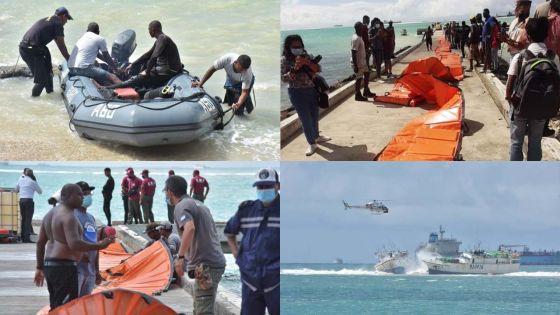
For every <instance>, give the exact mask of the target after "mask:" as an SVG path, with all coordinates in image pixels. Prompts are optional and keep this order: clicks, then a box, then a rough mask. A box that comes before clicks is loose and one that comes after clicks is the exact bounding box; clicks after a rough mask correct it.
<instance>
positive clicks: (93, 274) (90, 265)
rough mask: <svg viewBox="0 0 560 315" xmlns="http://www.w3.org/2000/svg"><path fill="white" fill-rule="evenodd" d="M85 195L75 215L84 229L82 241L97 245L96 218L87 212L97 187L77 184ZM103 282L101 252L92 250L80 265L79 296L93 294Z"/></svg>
mask: <svg viewBox="0 0 560 315" xmlns="http://www.w3.org/2000/svg"><path fill="white" fill-rule="evenodd" d="M76 185H78V186H79V187H80V188H81V189H82V192H83V194H84V198H83V201H82V204H81V205H80V206H79V207H76V208H75V209H74V215H75V216H76V219H78V221H79V222H80V225H81V226H82V229H83V235H82V239H83V240H84V241H86V242H89V243H93V244H95V243H97V231H96V229H95V218H94V217H93V215H92V214H91V213H89V212H88V211H87V209H88V208H89V207H91V205H92V203H93V196H92V194H91V192H92V191H93V190H94V189H95V187H93V186H90V185H89V184H88V183H86V182H84V181H80V182H77V183H76ZM100 282H101V276H100V274H99V251H98V250H90V251H87V252H86V253H85V254H84V255H83V256H82V260H81V261H80V262H79V263H78V296H79V297H82V296H85V295H89V294H91V291H93V288H94V287H95V285H96V283H100Z"/></svg>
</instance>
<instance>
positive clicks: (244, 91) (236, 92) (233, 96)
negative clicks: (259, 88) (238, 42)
mask: <svg viewBox="0 0 560 315" xmlns="http://www.w3.org/2000/svg"><path fill="white" fill-rule="evenodd" d="M221 69H224V70H225V72H226V75H227V78H226V82H225V83H224V88H225V89H226V96H225V98H224V102H225V103H227V104H228V105H229V106H231V107H232V108H233V110H234V112H235V114H236V115H243V111H244V109H246V110H247V113H249V114H250V113H251V112H252V111H253V108H254V106H253V102H252V101H251V98H250V97H249V93H250V92H251V89H252V88H253V84H254V83H255V77H254V76H253V71H252V70H251V58H250V57H249V56H247V55H238V54H235V53H229V54H225V55H223V56H222V57H220V58H218V59H217V60H216V61H214V63H213V64H212V66H211V67H210V68H209V69H208V70H207V71H206V73H205V74H204V76H203V77H202V80H201V81H195V82H193V84H192V86H193V87H199V88H202V87H203V85H204V83H206V81H208V79H210V77H212V75H213V74H214V72H216V71H218V70H221Z"/></svg>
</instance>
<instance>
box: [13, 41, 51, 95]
mask: <svg viewBox="0 0 560 315" xmlns="http://www.w3.org/2000/svg"><path fill="white" fill-rule="evenodd" d="M19 54H20V56H21V59H23V61H25V63H26V64H27V66H28V67H29V70H31V73H32V74H33V83H35V86H33V90H32V92H31V95H32V96H39V95H41V92H42V91H43V89H46V91H47V93H52V91H53V72H52V62H51V53H50V51H49V49H48V48H47V47H30V46H25V45H21V46H20V47H19Z"/></svg>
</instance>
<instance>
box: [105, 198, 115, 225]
mask: <svg viewBox="0 0 560 315" xmlns="http://www.w3.org/2000/svg"><path fill="white" fill-rule="evenodd" d="M111 199H113V196H103V212H105V216H106V217H107V225H108V226H111Z"/></svg>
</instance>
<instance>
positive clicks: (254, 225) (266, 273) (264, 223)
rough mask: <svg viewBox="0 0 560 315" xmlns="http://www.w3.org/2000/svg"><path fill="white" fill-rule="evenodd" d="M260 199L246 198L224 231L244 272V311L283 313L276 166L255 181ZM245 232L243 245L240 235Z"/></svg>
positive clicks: (259, 175) (246, 312)
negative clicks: (281, 310) (238, 238)
mask: <svg viewBox="0 0 560 315" xmlns="http://www.w3.org/2000/svg"><path fill="white" fill-rule="evenodd" d="M253 187H256V188H257V200H254V201H253V200H248V201H244V202H243V203H241V205H239V209H238V210H237V212H236V213H235V215H234V216H233V217H231V219H229V221H228V222H227V224H226V227H225V229H224V233H225V234H226V235H227V237H228V244H229V246H230V248H231V252H232V254H233V256H234V257H235V258H236V263H237V265H238V266H239V270H240V272H241V282H242V292H241V299H242V301H241V314H242V315H247V314H251V315H260V314H262V315H264V314H265V308H266V309H268V313H269V314H270V315H277V314H280V194H279V190H280V182H279V180H278V173H276V171H275V170H274V169H272V168H265V169H261V170H260V171H259V172H258V173H257V179H256V181H255V183H254V184H253ZM239 232H241V233H242V234H243V238H242V239H241V245H240V246H239V248H238V246H237V239H236V235H237V234H239Z"/></svg>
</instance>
